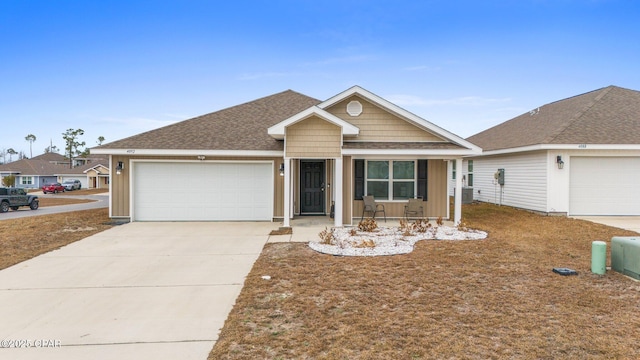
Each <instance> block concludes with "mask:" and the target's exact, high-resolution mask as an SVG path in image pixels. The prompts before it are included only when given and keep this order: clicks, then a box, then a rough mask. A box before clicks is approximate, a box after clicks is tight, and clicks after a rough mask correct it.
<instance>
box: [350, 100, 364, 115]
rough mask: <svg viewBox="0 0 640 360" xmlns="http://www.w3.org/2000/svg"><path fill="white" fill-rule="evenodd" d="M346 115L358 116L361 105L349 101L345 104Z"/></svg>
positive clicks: (360, 111) (357, 102) (358, 102)
mask: <svg viewBox="0 0 640 360" xmlns="http://www.w3.org/2000/svg"><path fill="white" fill-rule="evenodd" d="M347 114H349V115H351V116H358V115H360V114H362V104H360V101H355V100H354V101H351V102H349V103H348V104H347Z"/></svg>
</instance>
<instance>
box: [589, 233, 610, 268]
mask: <svg viewBox="0 0 640 360" xmlns="http://www.w3.org/2000/svg"><path fill="white" fill-rule="evenodd" d="M606 263H607V243H606V242H604V241H594V242H592V243H591V272H592V273H594V274H598V275H604V274H605V273H606V272H607V267H606Z"/></svg>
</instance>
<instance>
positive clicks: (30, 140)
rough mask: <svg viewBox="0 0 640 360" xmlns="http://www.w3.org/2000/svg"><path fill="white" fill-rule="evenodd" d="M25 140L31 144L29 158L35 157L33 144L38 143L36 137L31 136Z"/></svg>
mask: <svg viewBox="0 0 640 360" xmlns="http://www.w3.org/2000/svg"><path fill="white" fill-rule="evenodd" d="M24 139H25V140H27V141H28V142H29V157H30V158H32V157H33V142H34V141H36V136H35V135H33V134H29V135H27V136H25V137H24Z"/></svg>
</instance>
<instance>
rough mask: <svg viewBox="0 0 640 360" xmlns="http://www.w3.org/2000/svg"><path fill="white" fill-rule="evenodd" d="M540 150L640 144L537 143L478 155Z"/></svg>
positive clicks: (624, 147) (630, 147) (636, 146)
mask: <svg viewBox="0 0 640 360" xmlns="http://www.w3.org/2000/svg"><path fill="white" fill-rule="evenodd" d="M539 150H640V144H536V145H528V146H520V147H514V148H506V149H496V150H488V151H483V152H482V153H481V154H480V155H476V156H491V155H502V154H514V153H522V152H529V151H539Z"/></svg>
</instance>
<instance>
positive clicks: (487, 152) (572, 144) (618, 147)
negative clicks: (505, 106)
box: [450, 86, 640, 215]
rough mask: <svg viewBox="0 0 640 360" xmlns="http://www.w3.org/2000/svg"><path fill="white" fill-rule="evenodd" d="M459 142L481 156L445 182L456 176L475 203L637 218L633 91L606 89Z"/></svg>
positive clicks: (639, 134) (638, 110)
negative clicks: (474, 148) (476, 148)
mask: <svg viewBox="0 0 640 360" xmlns="http://www.w3.org/2000/svg"><path fill="white" fill-rule="evenodd" d="M467 140H468V141H470V142H472V143H474V144H476V145H478V146H480V147H481V148H482V149H483V153H482V155H474V156H470V157H467V158H466V159H465V160H464V162H463V164H462V167H461V168H457V169H453V168H452V169H451V175H450V176H451V177H454V176H456V177H460V176H462V177H463V181H464V182H466V186H467V187H472V188H473V190H472V191H473V197H474V199H475V200H480V201H485V202H494V203H501V204H504V205H510V206H514V207H519V208H524V209H530V210H535V211H540V212H543V213H549V214H553V213H559V214H566V215H640V187H639V186H638V185H639V184H638V179H640V92H638V91H635V90H629V89H624V88H620V87H616V86H609V87H606V88H602V89H598V90H595V91H591V92H588V93H585V94H582V95H578V96H574V97H571V98H568V99H564V100H560V101H556V102H553V103H550V104H547V105H544V106H540V107H539V108H536V109H533V110H532V111H530V112H527V113H524V114H522V115H520V116H518V117H515V118H513V119H511V120H509V121H506V122H504V123H502V124H499V125H497V126H495V127H493V128H490V129H488V130H485V131H482V132H480V133H478V134H476V135H473V136H471V137H469V138H468V139H467ZM499 169H503V174H504V177H503V179H504V181H503V182H504V184H503V185H501V184H499V182H500V181H499V180H498V179H496V178H495V174H496V173H497V172H498V170H499Z"/></svg>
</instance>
